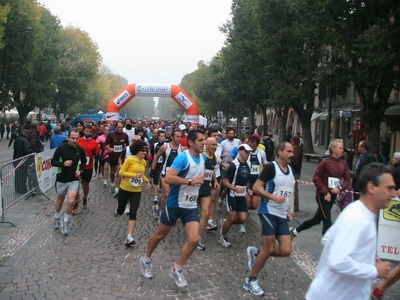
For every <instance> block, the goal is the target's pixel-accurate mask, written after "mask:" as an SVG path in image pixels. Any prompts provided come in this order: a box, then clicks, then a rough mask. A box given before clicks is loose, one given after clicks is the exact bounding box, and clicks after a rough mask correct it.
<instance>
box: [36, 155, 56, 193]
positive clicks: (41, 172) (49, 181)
mask: <svg viewBox="0 0 400 300" xmlns="http://www.w3.org/2000/svg"><path fill="white" fill-rule="evenodd" d="M55 150H56V149H52V150H48V151H44V152H40V153H36V155H35V166H36V174H37V179H38V184H39V188H40V190H41V191H42V192H43V193H46V192H47V191H49V190H50V189H52V188H53V187H54V186H55V184H56V176H57V168H53V167H52V166H51V159H52V158H53V154H54V151H55Z"/></svg>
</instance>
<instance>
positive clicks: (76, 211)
mask: <svg viewBox="0 0 400 300" xmlns="http://www.w3.org/2000/svg"><path fill="white" fill-rule="evenodd" d="M78 211H79V203H78V202H75V204H74V208H73V209H72V214H73V215H76V214H77V213H78Z"/></svg>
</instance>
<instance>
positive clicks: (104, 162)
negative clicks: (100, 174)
mask: <svg viewBox="0 0 400 300" xmlns="http://www.w3.org/2000/svg"><path fill="white" fill-rule="evenodd" d="M106 163H110V160H109V159H108V158H105V159H100V166H101V167H102V166H104V165H105V164H106Z"/></svg>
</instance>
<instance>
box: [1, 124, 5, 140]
mask: <svg viewBox="0 0 400 300" xmlns="http://www.w3.org/2000/svg"><path fill="white" fill-rule="evenodd" d="M0 126H1V127H0V135H1V139H3V137H4V132H5V131H6V124H5V123H4V122H2V123H1V125H0Z"/></svg>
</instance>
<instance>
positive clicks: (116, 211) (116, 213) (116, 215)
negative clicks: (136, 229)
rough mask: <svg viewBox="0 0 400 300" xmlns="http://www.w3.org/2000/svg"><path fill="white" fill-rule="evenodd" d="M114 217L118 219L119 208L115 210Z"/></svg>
mask: <svg viewBox="0 0 400 300" xmlns="http://www.w3.org/2000/svg"><path fill="white" fill-rule="evenodd" d="M113 216H114V218H116V217H118V209H117V208H116V209H114V211H113Z"/></svg>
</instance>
